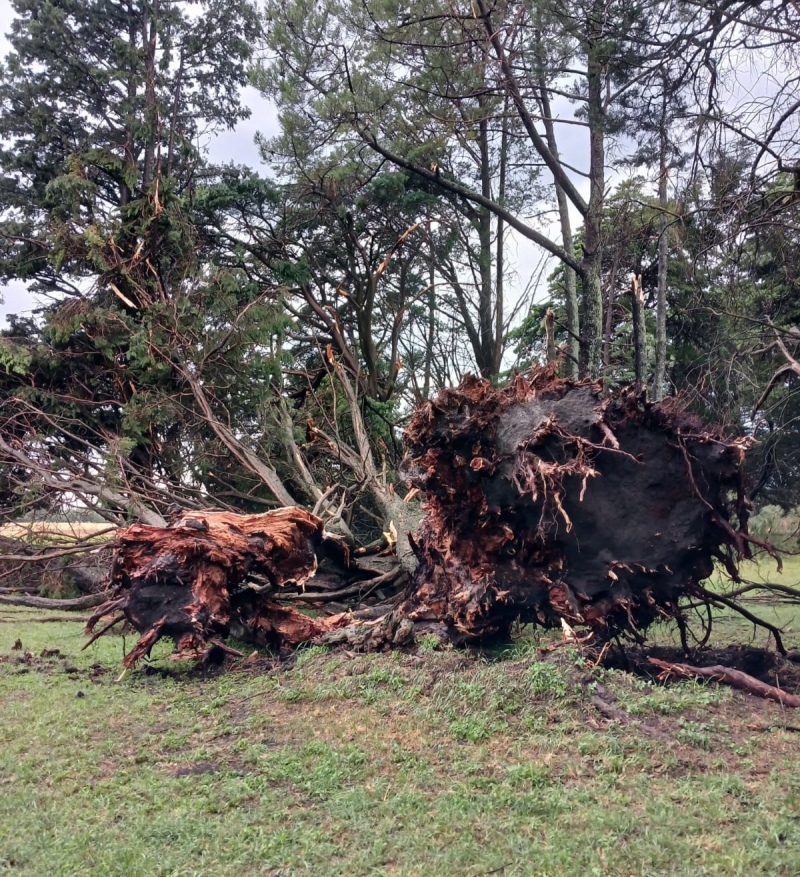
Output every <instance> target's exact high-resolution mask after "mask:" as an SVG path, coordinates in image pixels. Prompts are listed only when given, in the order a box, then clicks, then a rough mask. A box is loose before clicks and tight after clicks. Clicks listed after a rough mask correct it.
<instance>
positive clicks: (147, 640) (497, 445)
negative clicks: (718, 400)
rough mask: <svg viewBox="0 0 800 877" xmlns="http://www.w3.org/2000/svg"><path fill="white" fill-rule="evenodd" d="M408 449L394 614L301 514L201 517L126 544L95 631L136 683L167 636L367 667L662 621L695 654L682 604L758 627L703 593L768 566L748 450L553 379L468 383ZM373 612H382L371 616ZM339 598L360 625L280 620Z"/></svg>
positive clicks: (671, 414)
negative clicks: (407, 501) (408, 567)
mask: <svg viewBox="0 0 800 877" xmlns="http://www.w3.org/2000/svg"><path fill="white" fill-rule="evenodd" d="M405 442H406V449H407V456H406V459H405V462H404V466H403V469H404V474H405V478H406V480H407V482H408V484H409V486H410V487H411V489H412V490H414V489H416V490H420V491H424V493H425V497H426V506H425V508H426V516H425V519H424V521H423V523H422V525H421V527H420V528H419V530H418V531H417V532H416V533H407V534H406V533H400V539H401V540H403V539H406V538H407V539H408V540H409V543H410V545H411V547H412V548H413V551H414V554H415V555H416V560H417V564H416V568H415V569H414V571H413V572H412V573H411V575H410V578H409V579H408V581H407V584H406V585H405V588H404V590H403V591H402V593H401V594H399V595H397V597H395V598H394V599H392V598H391V597H389V598H386V597H387V595H386V593H385V589H386V588H387V587H389V590H391V585H395V586H396V585H397V584H398V583H399V582H401V580H402V579H403V573H402V571H401V570H400V568H399V566H397V567H396V568H395V569H391V568H390V569H388V570H387V569H385V568H384V569H380V568H378V569H376V568H370V564H369V563H365V561H364V558H363V556H362V557H358V556H353V555H351V552H350V550H349V548H348V546H347V545H346V544H345V543H344V542H343V541H342V540H341V539H340V538H337V537H334V536H331V535H329V534H327V533H326V532H325V530H324V527H323V522H322V520H321V519H319V518H317V517H316V516H315V515H312V514H310V513H309V512H307V511H305V510H303V509H299V508H285V509H282V510H279V511H276V512H268V513H266V514H264V515H249V516H236V515H232V514H229V513H200V512H196V513H189V514H186V515H183V516H181V517H180V518H179V519H177V520H176V521H175V522H173V523H172V524H171V525H170V526H168V527H166V528H162V527H153V526H147V525H144V524H139V525H135V526H133V527H130V528H128V529H127V530H124V531H122V532H121V533H120V534H119V537H118V541H117V547H116V551H115V555H114V562H113V566H112V571H111V587H112V589H113V590H112V592H111V595H110V598H109V601H108V602H107V603H106V604H105V605H103V606H101V607H99V609H98V610H97V612H96V614H95V616H94V617H93V619H92V621H91V622H90V625H89V628H90V629H92V628H93V627H94V626H95V625H96V623H97V622H98V621H99V620H100V619H101V618H103V617H105V616H107V615H108V614H109V613H112V612H114V613H117V614H116V615H115V616H114V617H113V618H111V620H110V621H107V622H106V624H105V625H104V628H102V629H107V628H108V627H110V626H111V625H112V624H114V623H117V622H119V621H121V620H123V619H126V620H127V621H128V622H130V623H131V624H132V625H133V626H134V627H135V628H136V629H137V630H138V631H139V632H140V633H141V634H142V638H141V639H140V640H139V642H138V643H137V645H136V646H135V647H134V649H133V650H132V651H131V652H130V653H129V655H128V656H127V657H126V659H125V663H126V665H127V666H132V665H133V664H135V663H136V661H137V660H138V659H139V658H141V657H142V656H143V655H145V654H147V653H148V652H149V650H150V648H151V647H152V646H153V644H154V643H155V642H156V641H158V640H159V639H160V638H162V637H164V636H169V637H172V638H173V639H174V640H175V641H176V643H177V647H178V650H179V652H182V653H184V654H192V655H197V654H200V653H201V652H203V651H204V650H207V649H208V648H209V646H211V645H214V644H217V645H218V646H221V642H220V640H221V638H224V637H225V636H226V635H227V634H229V633H231V632H235V633H236V634H237V635H239V636H242V637H244V638H246V639H250V640H252V641H255V642H259V643H262V644H269V645H272V646H275V647H278V648H281V647H291V646H295V645H297V644H299V643H302V642H308V641H320V642H328V643H346V644H347V645H348V647H350V648H353V647H355V648H363V649H376V648H381V647H387V646H392V645H395V646H396V645H403V644H405V643H408V642H409V641H411V640H412V639H413V637H414V634H415V632H417V631H419V630H423V631H424V632H426V633H428V634H435V635H437V636H438V637H439V638H440V639H442V640H446V641H450V642H455V643H459V642H469V641H472V642H475V641H480V640H485V639H487V638H490V637H496V636H504V635H507V634H508V633H509V632H510V630H511V628H512V625H514V624H515V623H517V622H521V623H533V624H539V625H542V626H545V627H553V626H556V625H559V624H560V623H561V621H562V620H563V621H564V622H566V623H568V624H569V625H584V626H587V627H588V628H590V630H591V631H592V632H594V634H595V635H596V636H597V637H598V638H599V639H600V640H603V639H610V638H611V637H614V636H618V635H620V634H628V635H633V636H634V637H641V636H642V635H643V633H644V632H645V631H646V629H647V628H648V627H649V626H650V625H651V624H653V623H654V622H656V621H659V620H671V621H674V622H675V623H676V624H677V625H678V627H679V628H680V631H681V634H682V636H683V638H684V641H686V636H687V629H688V626H689V625H688V618H687V609H686V607H685V603H686V601H687V600H688V601H689V602H690V604H691V606H693V607H694V608H697V607H698V606H703V607H709V606H713V605H726V606H729V607H731V608H734V609H737V610H738V611H740V612H742V613H743V614H744V615H746V616H747V617H748V618H750V619H751V620H754V621H758V620H757V619H755V617H754V616H752V615H751V614H750V612H749V611H748V610H746V609H744V608H742V607H740V606H738V604H737V603H736V601H735V599H732V598H731V597H730V596H729V595H725V594H720V593H715V592H713V591H712V590H710V589H709V587H708V586H707V585H706V584H704V582H705V580H707V579H708V577H709V576H710V575H711V573H712V571H713V569H714V563H715V561H719V562H721V563H722V564H723V565H724V566H725V567H726V568H727V570H728V572H729V573H730V574H731V576H733V577H734V579H735V578H737V561H738V560H739V559H741V558H748V557H750V556H751V545H752V544H753V543H756V544H760V545H761V547H764V548H767V549H768V550H769V546H766V545H764V544H763V543H760V541H759V540H758V539H756V538H755V537H753V536H750V535H749V534H748V531H747V521H748V502H747V499H746V494H745V491H744V483H743V463H744V456H745V449H746V442H745V441H744V440H742V439H737V440H734V441H729V440H726V439H725V438H724V437H723V436H722V435H720V434H718V433H717V432H714V431H710V430H708V429H706V428H704V427H703V425H702V424H701V423H700V422H699V421H698V420H697V419H696V418H694V417H693V416H691V415H689V414H688V413H686V412H685V411H684V410H682V408H681V407H680V406H679V405H678V404H677V403H676V401H675V400H671V401H670V402H669V403H665V404H661V405H653V404H650V403H648V402H646V401H645V400H644V398H643V397H642V396H641V395H636V394H634V393H633V392H630V391H626V392H622V393H620V394H615V395H604V394H603V391H602V387H601V385H599V384H597V383H593V382H591V381H582V382H575V381H572V380H569V379H564V378H558V377H556V375H555V371H554V369H553V368H544V369H539V370H536V371H534V372H533V373H532V374H531V375H530V376H529V377H522V376H520V377H517V378H516V380H515V381H514V382H513V383H511V384H510V385H509V386H508V387H506V388H504V389H499V390H498V389H496V388H494V387H493V386H492V385H491V384H490V383H489V382H488V381H484V380H480V379H476V378H471V377H468V378H465V379H464V380H463V381H462V383H461V385H460V387H458V388H457V389H453V390H447V391H445V392H444V393H442V394H441V395H440V396H439V397H438V399H436V400H435V401H431V402H427V403H425V404H424V405H422V406H421V407H420V408H418V410H417V411H416V413H415V414H414V417H413V418H412V420H411V422H410V425H409V427H408V429H407V431H406V435H405ZM380 559H381V560H382V561H383V563H384V564H385V563H386V562H387V558H386V557H384V558H380ZM367 594H370V595H372V596H373V601H374V600H375V599H377V601H378V605H376V606H373V607H367V608H364V607H363V598H364V596H366V595H367ZM375 595H377V597H376V596H375ZM343 599H344V600H347V599H351V600H352V601H353V602H354V603H355V604H359V603H361V604H362V609H361V611H358V610H355V611H352V610H351V611H340V612H336V614H333V615H328V616H325V615H319V614H318V615H317V616H316V617H313V618H312V617H311V616H308V615H305V614H303V613H301V612H299V611H297V610H296V609H295V608H294V606H293V605H287V604H295V605H296V604H297V603H298V602H303V603H306V604H310V605H312V606H316V607H317V608H322V607H324V606H325V605H327V604H330V602H331V601H337V602H340V601H341V600H343ZM709 617H710V616H709ZM760 623H762V624H764V626H765V627H768V628H769V629H770V630H771V631H772V633H773V635H774V637H775V642H776V645H777V647H778V649H779V650H783V644H782V641H781V637H780V632H779V631H778V630H777V629H775V628H774V627H772V626H771V625H769V624H768V623H766V622H760ZM706 635H707V634H706Z"/></svg>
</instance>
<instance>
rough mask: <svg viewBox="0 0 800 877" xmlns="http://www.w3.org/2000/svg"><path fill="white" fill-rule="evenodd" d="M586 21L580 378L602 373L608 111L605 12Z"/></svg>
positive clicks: (599, 10)
mask: <svg viewBox="0 0 800 877" xmlns="http://www.w3.org/2000/svg"><path fill="white" fill-rule="evenodd" d="M593 14H594V15H595V16H596V17H595V19H594V20H592V19H590V20H589V21H588V22H587V32H588V34H589V37H588V39H587V48H586V52H587V64H586V83H587V97H588V102H587V118H588V121H589V187H590V188H589V203H588V205H587V208H586V212H585V214H584V245H583V259H582V260H581V266H580V278H581V293H582V301H581V309H582V312H581V351H580V368H579V374H580V376H581V377H591V378H597V377H599V376H600V374H601V371H602V338H603V288H602V279H601V275H602V262H603V259H602V235H601V223H602V218H603V200H604V196H605V192H604V189H605V109H604V103H603V64H602V61H601V58H600V55H601V52H602V50H603V49H602V45H603V25H602V21H603V12H602V9H600V8H599V5H597V4H596V5H595V8H594V9H593Z"/></svg>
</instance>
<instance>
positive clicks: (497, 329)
mask: <svg viewBox="0 0 800 877" xmlns="http://www.w3.org/2000/svg"><path fill="white" fill-rule="evenodd" d="M507 167H508V95H506V96H505V100H504V101H503V130H502V134H501V137H500V174H499V179H498V191H497V200H498V203H499V204H500V205H501V206H504V205H505V200H506V170H507ZM505 228H506V226H505V222H503V218H502V217H498V218H497V242H496V247H497V255H496V257H495V284H494V286H495V294H494V352H493V355H492V373H493V374H495V375H496V374H499V373H500V365H501V363H502V360H503V316H504V314H503V311H504V288H503V272H504V270H505V243H506V241H505Z"/></svg>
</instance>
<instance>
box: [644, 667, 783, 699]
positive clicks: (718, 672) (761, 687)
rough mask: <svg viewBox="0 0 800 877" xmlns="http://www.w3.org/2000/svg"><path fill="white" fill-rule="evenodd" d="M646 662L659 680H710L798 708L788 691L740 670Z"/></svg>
mask: <svg viewBox="0 0 800 877" xmlns="http://www.w3.org/2000/svg"><path fill="white" fill-rule="evenodd" d="M648 660H649V661H650V663H651V664H654V665H655V666H656V667H659V668H660V669H661V670H662V673H661V675H660V676H659V678H660V679H667V678H669V677H670V676H677V677H679V678H681V679H711V680H713V681H714V682H720V683H722V684H723V685H731V686H733V688H738V689H740V690H741V691H747V692H749V693H750V694H755V695H757V696H758V697H764V698H766V699H767V700H774V701H775V702H776V703H779V704H781V706H789V707H794V708H797V707H800V697H798V696H797V695H795V694H789V692H788V691H784V690H783V689H782V688H777V687H776V686H774V685H767V683H766V682H762V681H761V680H760V679H756V678H755V677H754V676H750V675H749V674H748V673H743V672H742V671H741V670H734V669H732V668H731V667H723V666H722V665H721V664H716V665H714V666H713V667H693V666H691V665H690V664H670V663H669V662H667V661H660V660H659V659H658V658H649V659H648Z"/></svg>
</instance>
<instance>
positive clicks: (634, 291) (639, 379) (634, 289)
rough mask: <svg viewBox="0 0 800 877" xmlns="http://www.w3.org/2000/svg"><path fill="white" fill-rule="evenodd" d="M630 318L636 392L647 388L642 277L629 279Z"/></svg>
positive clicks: (645, 329)
mask: <svg viewBox="0 0 800 877" xmlns="http://www.w3.org/2000/svg"><path fill="white" fill-rule="evenodd" d="M631 316H632V317H633V375H634V385H635V387H636V392H637V393H641V392H642V391H643V390H644V389H646V387H647V327H646V326H645V321H644V296H643V295H642V276H641V274H639V275H638V276H637V275H636V274H634V275H633V277H632V278H631Z"/></svg>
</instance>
